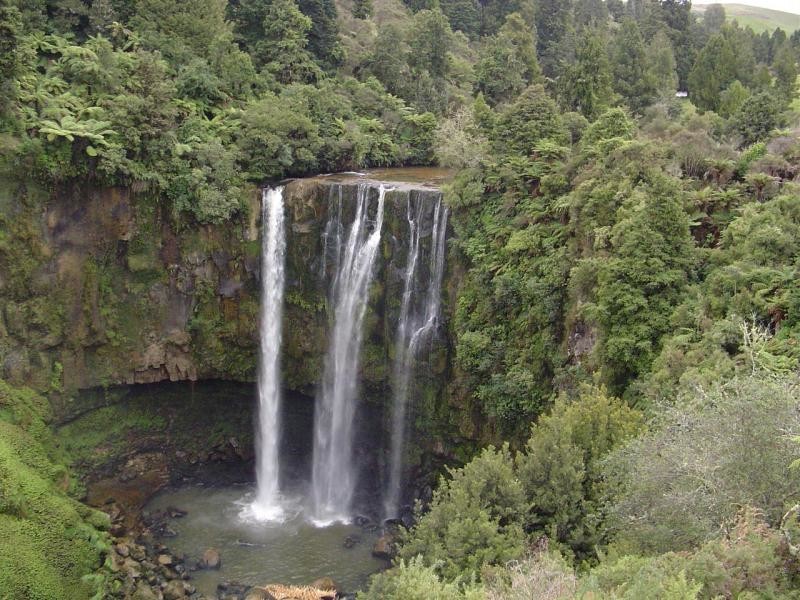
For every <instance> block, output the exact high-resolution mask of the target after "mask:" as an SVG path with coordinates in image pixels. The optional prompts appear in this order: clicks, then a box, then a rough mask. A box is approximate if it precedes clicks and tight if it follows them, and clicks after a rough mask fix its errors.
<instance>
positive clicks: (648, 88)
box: [612, 18, 656, 113]
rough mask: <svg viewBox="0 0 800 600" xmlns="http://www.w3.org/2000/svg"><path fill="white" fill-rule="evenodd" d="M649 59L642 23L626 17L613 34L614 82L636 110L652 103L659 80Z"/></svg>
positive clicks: (619, 91)
mask: <svg viewBox="0 0 800 600" xmlns="http://www.w3.org/2000/svg"><path fill="white" fill-rule="evenodd" d="M648 63H649V61H648V60H647V50H646V48H645V45H644V38H643V37H642V34H641V32H640V31H639V26H638V25H637V24H636V21H634V20H633V19H630V18H628V19H625V20H624V21H623V22H622V27H621V29H620V31H619V32H618V33H617V35H616V36H615V37H614V47H613V54H612V68H613V72H614V86H615V90H616V92H617V93H618V94H620V95H621V96H622V97H623V98H624V99H625V102H626V103H627V104H628V106H629V107H630V108H631V109H632V110H633V111H634V112H637V113H639V112H641V111H642V109H644V108H645V107H646V106H649V105H650V104H651V103H652V102H653V100H654V99H655V95H656V80H655V77H654V76H653V73H652V71H651V70H650V69H649V68H648V67H649V66H650V65H649V64H648Z"/></svg>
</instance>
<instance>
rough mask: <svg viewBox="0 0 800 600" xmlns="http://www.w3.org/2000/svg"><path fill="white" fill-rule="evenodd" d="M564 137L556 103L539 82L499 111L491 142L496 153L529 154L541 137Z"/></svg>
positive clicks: (561, 140) (555, 138) (557, 139)
mask: <svg viewBox="0 0 800 600" xmlns="http://www.w3.org/2000/svg"><path fill="white" fill-rule="evenodd" d="M546 139H550V140H555V141H557V142H564V141H566V129H565V128H564V124H563V122H562V120H561V115H560V114H559V110H558V107H557V106H556V103H555V102H553V100H552V98H550V96H548V95H547V92H546V91H545V89H544V87H543V86H541V85H538V84H536V85H532V86H530V87H528V88H527V89H526V90H525V91H524V92H523V93H522V94H521V95H520V96H519V98H517V100H516V101H515V102H514V103H513V104H511V105H509V106H507V107H506V108H505V109H504V110H503V112H501V113H500V116H499V118H498V119H497V123H496V124H495V127H494V131H493V132H492V146H493V149H494V150H495V152H497V153H498V154H516V155H520V156H531V155H532V154H533V152H534V151H535V149H536V147H537V145H538V143H539V142H540V141H542V140H546Z"/></svg>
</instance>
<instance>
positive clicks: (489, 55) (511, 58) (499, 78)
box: [475, 13, 541, 104]
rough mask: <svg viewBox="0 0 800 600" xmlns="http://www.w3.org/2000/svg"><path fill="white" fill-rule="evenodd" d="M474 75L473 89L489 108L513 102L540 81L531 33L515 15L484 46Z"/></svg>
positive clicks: (539, 71) (520, 18)
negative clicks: (490, 105) (530, 85)
mask: <svg viewBox="0 0 800 600" xmlns="http://www.w3.org/2000/svg"><path fill="white" fill-rule="evenodd" d="M475 71H476V78H477V81H476V87H477V89H478V90H479V91H480V92H482V93H483V94H484V95H485V97H486V98H487V99H488V100H489V101H490V102H491V103H492V104H498V103H500V102H505V101H508V100H511V99H513V98H514V97H516V96H517V95H519V93H520V92H521V91H522V90H523V89H525V87H527V86H528V85H529V84H531V83H533V82H534V81H535V80H537V79H539V78H540V77H541V70H540V69H539V62H538V60H537V59H536V46H535V44H534V36H533V32H532V31H531V29H530V27H528V25H527V24H526V23H525V21H523V20H522V17H520V16H519V15H518V14H517V13H514V14H511V15H509V16H508V17H507V19H506V23H505V25H503V27H502V29H501V30H500V32H499V33H498V34H497V35H495V36H492V37H490V38H489V39H487V40H486V41H485V42H484V46H483V48H482V51H481V57H480V59H479V61H478V64H477V65H476V68H475Z"/></svg>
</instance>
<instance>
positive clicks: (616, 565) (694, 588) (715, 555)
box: [580, 508, 800, 599]
mask: <svg viewBox="0 0 800 600" xmlns="http://www.w3.org/2000/svg"><path fill="white" fill-rule="evenodd" d="M798 566H800V565H798V563H797V558H796V557H793V556H791V554H790V553H789V552H787V548H786V546H785V544H784V536H783V535H782V533H781V532H779V531H778V530H776V529H771V528H770V527H768V526H766V525H765V524H764V522H763V520H762V519H761V518H760V516H759V514H758V512H757V511H755V510H753V509H749V508H744V509H743V510H742V511H741V512H740V513H739V515H738V516H737V517H736V520H735V521H734V522H732V523H731V526H730V527H729V528H727V530H726V532H725V534H724V536H723V537H722V539H719V540H714V541H709V542H707V543H705V544H703V545H702V546H700V547H699V548H697V549H696V550H693V551H691V552H681V553H676V552H668V553H665V554H662V555H659V556H654V557H639V556H635V555H627V556H609V557H608V558H607V559H606V560H604V561H603V562H602V563H601V564H600V566H599V567H597V568H595V569H593V570H592V571H591V573H590V574H589V575H588V576H586V577H584V578H583V581H582V585H581V586H580V587H581V588H582V589H581V591H582V593H584V594H586V595H589V594H592V593H594V594H599V595H601V596H602V597H604V598H605V597H608V598H620V599H628V598H630V599H633V598H675V599H679V598H680V599H683V598H704V599H705V598H709V599H710V598H719V597H725V596H729V597H733V598H747V597H762V596H763V595H768V596H769V597H772V598H787V599H788V598H793V597H795V594H796V591H795V590H796V582H797V576H798Z"/></svg>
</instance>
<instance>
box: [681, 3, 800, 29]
mask: <svg viewBox="0 0 800 600" xmlns="http://www.w3.org/2000/svg"><path fill="white" fill-rule="evenodd" d="M722 4H723V5H724V6H725V11H726V12H727V14H728V20H729V21H732V20H734V19H736V20H737V21H738V22H739V25H741V26H742V27H752V28H753V31H755V32H756V33H761V32H762V31H772V30H773V29H777V28H778V27H780V28H781V29H783V30H784V31H794V30H795V29H800V15H795V14H792V13H787V12H782V11H779V10H771V9H769V8H759V7H757V6H748V5H746V4H728V3H726V2H723V3H722ZM706 8H707V5H706V6H695V7H694V10H695V11H696V12H697V13H698V14H700V15H702V13H703V12H704V11H705V9H706Z"/></svg>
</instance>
